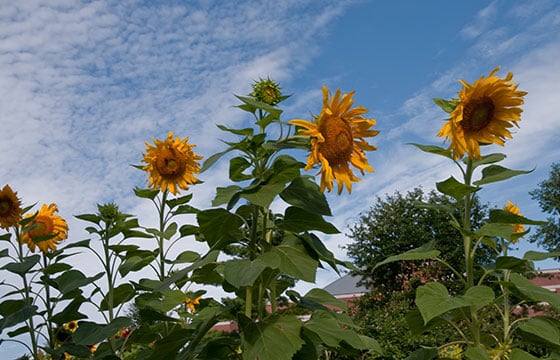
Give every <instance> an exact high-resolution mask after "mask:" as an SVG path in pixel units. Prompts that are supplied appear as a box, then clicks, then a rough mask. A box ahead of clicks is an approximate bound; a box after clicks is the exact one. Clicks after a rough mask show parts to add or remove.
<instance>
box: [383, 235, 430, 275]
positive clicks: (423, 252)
mask: <svg viewBox="0 0 560 360" xmlns="http://www.w3.org/2000/svg"><path fill="white" fill-rule="evenodd" d="M435 244H436V243H435V241H430V242H427V243H426V244H424V245H422V246H420V247H419V248H416V249H412V250H409V251H407V252H404V253H402V254H399V255H393V256H389V257H388V258H387V259H385V260H383V261H381V262H380V263H377V264H375V267H374V269H376V268H378V267H379V266H381V265H385V264H388V263H390V262H394V261H401V260H406V261H410V260H426V259H436V258H437V257H438V256H439V254H440V251H439V250H435V249H434V247H435Z"/></svg>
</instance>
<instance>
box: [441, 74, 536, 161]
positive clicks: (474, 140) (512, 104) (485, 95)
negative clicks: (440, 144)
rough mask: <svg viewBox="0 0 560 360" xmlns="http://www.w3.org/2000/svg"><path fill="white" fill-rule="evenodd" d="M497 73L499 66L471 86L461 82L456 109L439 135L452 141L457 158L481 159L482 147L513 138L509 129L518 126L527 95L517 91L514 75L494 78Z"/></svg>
mask: <svg viewBox="0 0 560 360" xmlns="http://www.w3.org/2000/svg"><path fill="white" fill-rule="evenodd" d="M498 70H500V67H497V68H496V69H494V70H492V72H490V74H489V75H488V77H484V76H483V77H481V78H480V79H478V80H476V81H475V82H474V84H472V85H470V84H469V83H467V82H466V81H464V80H460V82H461V83H462V84H463V88H462V89H461V91H460V92H459V99H458V104H457V107H456V108H455V109H454V110H453V111H452V112H451V117H450V119H449V120H448V121H446V122H445V124H444V125H443V127H442V128H441V129H440V131H439V132H438V134H437V136H439V137H445V140H446V141H447V140H449V141H450V142H451V144H450V146H449V150H452V152H453V157H454V158H455V159H459V158H461V157H463V155H464V154H465V153H467V154H468V155H469V156H470V157H471V159H473V160H476V159H480V144H498V145H501V146H503V145H504V143H505V139H506V138H508V139H511V138H512V136H511V132H510V131H509V129H510V128H511V127H513V126H514V125H515V126H517V127H519V125H518V124H517V123H518V122H519V121H520V120H521V112H522V111H523V110H522V109H521V108H520V106H521V105H523V103H524V101H523V96H525V95H527V92H525V91H520V90H517V87H518V85H517V84H515V83H514V82H513V81H511V79H512V78H513V74H512V73H511V72H510V73H508V74H507V76H506V77H505V78H504V79H500V78H499V77H497V76H495V74H496V72H498Z"/></svg>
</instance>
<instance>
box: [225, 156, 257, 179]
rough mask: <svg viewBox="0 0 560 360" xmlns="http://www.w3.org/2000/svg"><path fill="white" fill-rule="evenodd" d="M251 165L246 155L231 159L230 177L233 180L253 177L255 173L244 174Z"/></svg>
mask: <svg viewBox="0 0 560 360" xmlns="http://www.w3.org/2000/svg"><path fill="white" fill-rule="evenodd" d="M250 167H251V163H250V162H248V161H247V159H245V158H244V157H241V156H238V157H234V158H233V159H231V160H230V161H229V178H230V179H231V180H232V181H244V180H248V179H251V178H252V177H253V175H251V174H243V171H245V170H247V169H248V168H250Z"/></svg>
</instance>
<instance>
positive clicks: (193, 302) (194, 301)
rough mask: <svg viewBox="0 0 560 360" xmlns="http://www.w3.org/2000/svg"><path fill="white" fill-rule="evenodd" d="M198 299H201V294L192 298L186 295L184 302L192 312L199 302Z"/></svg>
mask: <svg viewBox="0 0 560 360" xmlns="http://www.w3.org/2000/svg"><path fill="white" fill-rule="evenodd" d="M200 299H202V296H198V297H196V298H194V299H191V298H190V297H188V296H187V297H186V298H185V304H186V305H187V308H189V310H190V311H192V312H194V311H195V310H196V309H195V305H199V304H200Z"/></svg>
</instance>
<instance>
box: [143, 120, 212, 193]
mask: <svg viewBox="0 0 560 360" xmlns="http://www.w3.org/2000/svg"><path fill="white" fill-rule="evenodd" d="M153 140H154V145H151V144H149V143H146V153H145V154H144V158H143V159H142V162H145V163H146V164H147V165H146V166H144V167H142V170H144V171H146V172H148V174H149V176H148V182H149V183H148V186H149V187H151V188H152V189H160V190H161V191H170V192H171V193H173V194H174V195H175V194H177V193H178V192H179V189H183V190H187V189H188V185H193V184H195V183H196V182H197V181H198V179H197V178H196V177H195V176H194V174H198V173H200V164H199V163H198V160H201V159H202V156H199V155H197V154H195V153H194V152H193V151H192V149H193V148H194V147H195V145H190V144H189V143H188V140H189V139H188V138H184V139H181V138H179V137H177V138H173V132H171V131H170V132H169V134H168V136H167V138H166V139H165V140H163V141H161V140H157V139H153Z"/></svg>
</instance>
